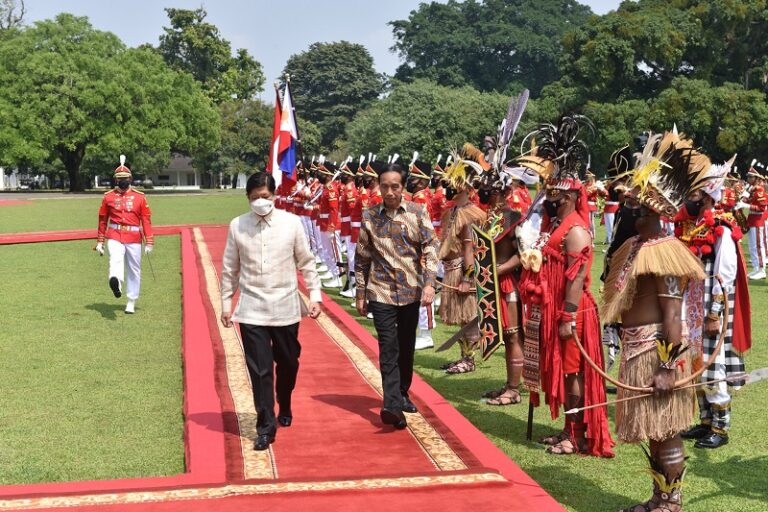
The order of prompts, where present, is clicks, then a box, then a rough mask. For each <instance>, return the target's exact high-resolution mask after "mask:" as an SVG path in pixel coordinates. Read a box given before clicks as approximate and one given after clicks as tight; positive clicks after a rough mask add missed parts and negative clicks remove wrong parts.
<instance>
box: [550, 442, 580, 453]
mask: <svg viewBox="0 0 768 512" xmlns="http://www.w3.org/2000/svg"><path fill="white" fill-rule="evenodd" d="M586 441H587V440H586V439H584V440H583V445H582V443H577V444H573V442H572V441H571V440H570V439H563V440H562V441H560V442H559V443H557V444H555V445H552V446H550V447H549V448H547V453H549V454H551V455H576V454H577V453H581V452H582V451H584V450H585V449H586V448H587V447H586V444H587V442H586ZM566 443H567V444H566ZM580 445H582V446H580Z"/></svg>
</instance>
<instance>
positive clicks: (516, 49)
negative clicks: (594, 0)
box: [390, 0, 592, 96]
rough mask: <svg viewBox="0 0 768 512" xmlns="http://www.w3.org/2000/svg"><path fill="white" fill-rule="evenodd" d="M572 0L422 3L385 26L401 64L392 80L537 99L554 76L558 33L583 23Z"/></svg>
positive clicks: (585, 15) (581, 8) (582, 9)
mask: <svg viewBox="0 0 768 512" xmlns="http://www.w3.org/2000/svg"><path fill="white" fill-rule="evenodd" d="M591 14H592V11H591V10H590V8H589V7H587V6H585V5H582V4H580V3H578V2H577V1H576V0H483V1H480V2H478V1H476V0H466V1H457V0H449V1H448V2H447V3H440V2H430V3H422V4H420V5H419V8H418V9H416V10H414V11H411V13H410V16H409V17H408V19H407V20H397V21H392V22H390V25H391V26H392V30H393V33H394V36H395V45H394V47H393V48H392V49H393V50H395V51H397V52H398V54H399V55H400V57H401V58H402V59H403V61H404V63H403V64H402V65H401V66H400V67H399V68H398V69H397V72H396V74H395V77H396V78H397V79H399V80H406V81H408V80H412V79H415V78H428V79H431V80H434V81H435V82H437V83H439V84H442V85H449V86H464V85H470V86H472V87H474V88H476V89H479V90H481V91H498V92H515V91H519V90H521V89H523V88H526V87H527V88H528V89H530V90H531V92H532V94H533V95H534V96H537V95H538V94H539V92H540V91H541V88H542V87H543V86H544V85H546V84H548V83H550V82H552V81H554V80H557V79H558V78H559V77H560V71H559V69H558V61H559V59H560V58H561V55H562V45H561V40H562V38H563V36H564V35H565V33H566V32H568V31H570V30H573V29H575V28H577V27H580V26H582V25H584V24H585V23H586V21H587V20H588V19H589V18H590V16H591Z"/></svg>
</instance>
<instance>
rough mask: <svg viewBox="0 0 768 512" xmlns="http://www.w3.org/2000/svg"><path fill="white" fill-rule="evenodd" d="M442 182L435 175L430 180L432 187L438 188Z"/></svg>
mask: <svg viewBox="0 0 768 512" xmlns="http://www.w3.org/2000/svg"><path fill="white" fill-rule="evenodd" d="M439 184H440V178H437V177H434V178H432V179H431V180H430V181H429V187H430V188H437V186H438V185H439Z"/></svg>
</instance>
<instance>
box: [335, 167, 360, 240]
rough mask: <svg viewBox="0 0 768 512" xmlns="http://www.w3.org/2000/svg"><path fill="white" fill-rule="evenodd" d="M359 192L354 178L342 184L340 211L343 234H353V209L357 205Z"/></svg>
mask: <svg viewBox="0 0 768 512" xmlns="http://www.w3.org/2000/svg"><path fill="white" fill-rule="evenodd" d="M357 202H358V192H357V187H356V186H355V182H354V180H350V181H348V182H347V183H346V184H342V185H341V194H340V198H339V212H340V214H341V233H340V234H341V236H352V211H353V210H354V209H355V207H356V206H357Z"/></svg>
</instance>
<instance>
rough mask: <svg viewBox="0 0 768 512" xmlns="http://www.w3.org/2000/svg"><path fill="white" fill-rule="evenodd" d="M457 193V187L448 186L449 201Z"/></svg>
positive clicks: (446, 193) (446, 192)
mask: <svg viewBox="0 0 768 512" xmlns="http://www.w3.org/2000/svg"><path fill="white" fill-rule="evenodd" d="M455 195H456V189H455V188H453V187H447V188H446V189H445V198H446V199H447V200H449V201H450V200H451V199H453V197H454V196H455Z"/></svg>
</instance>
